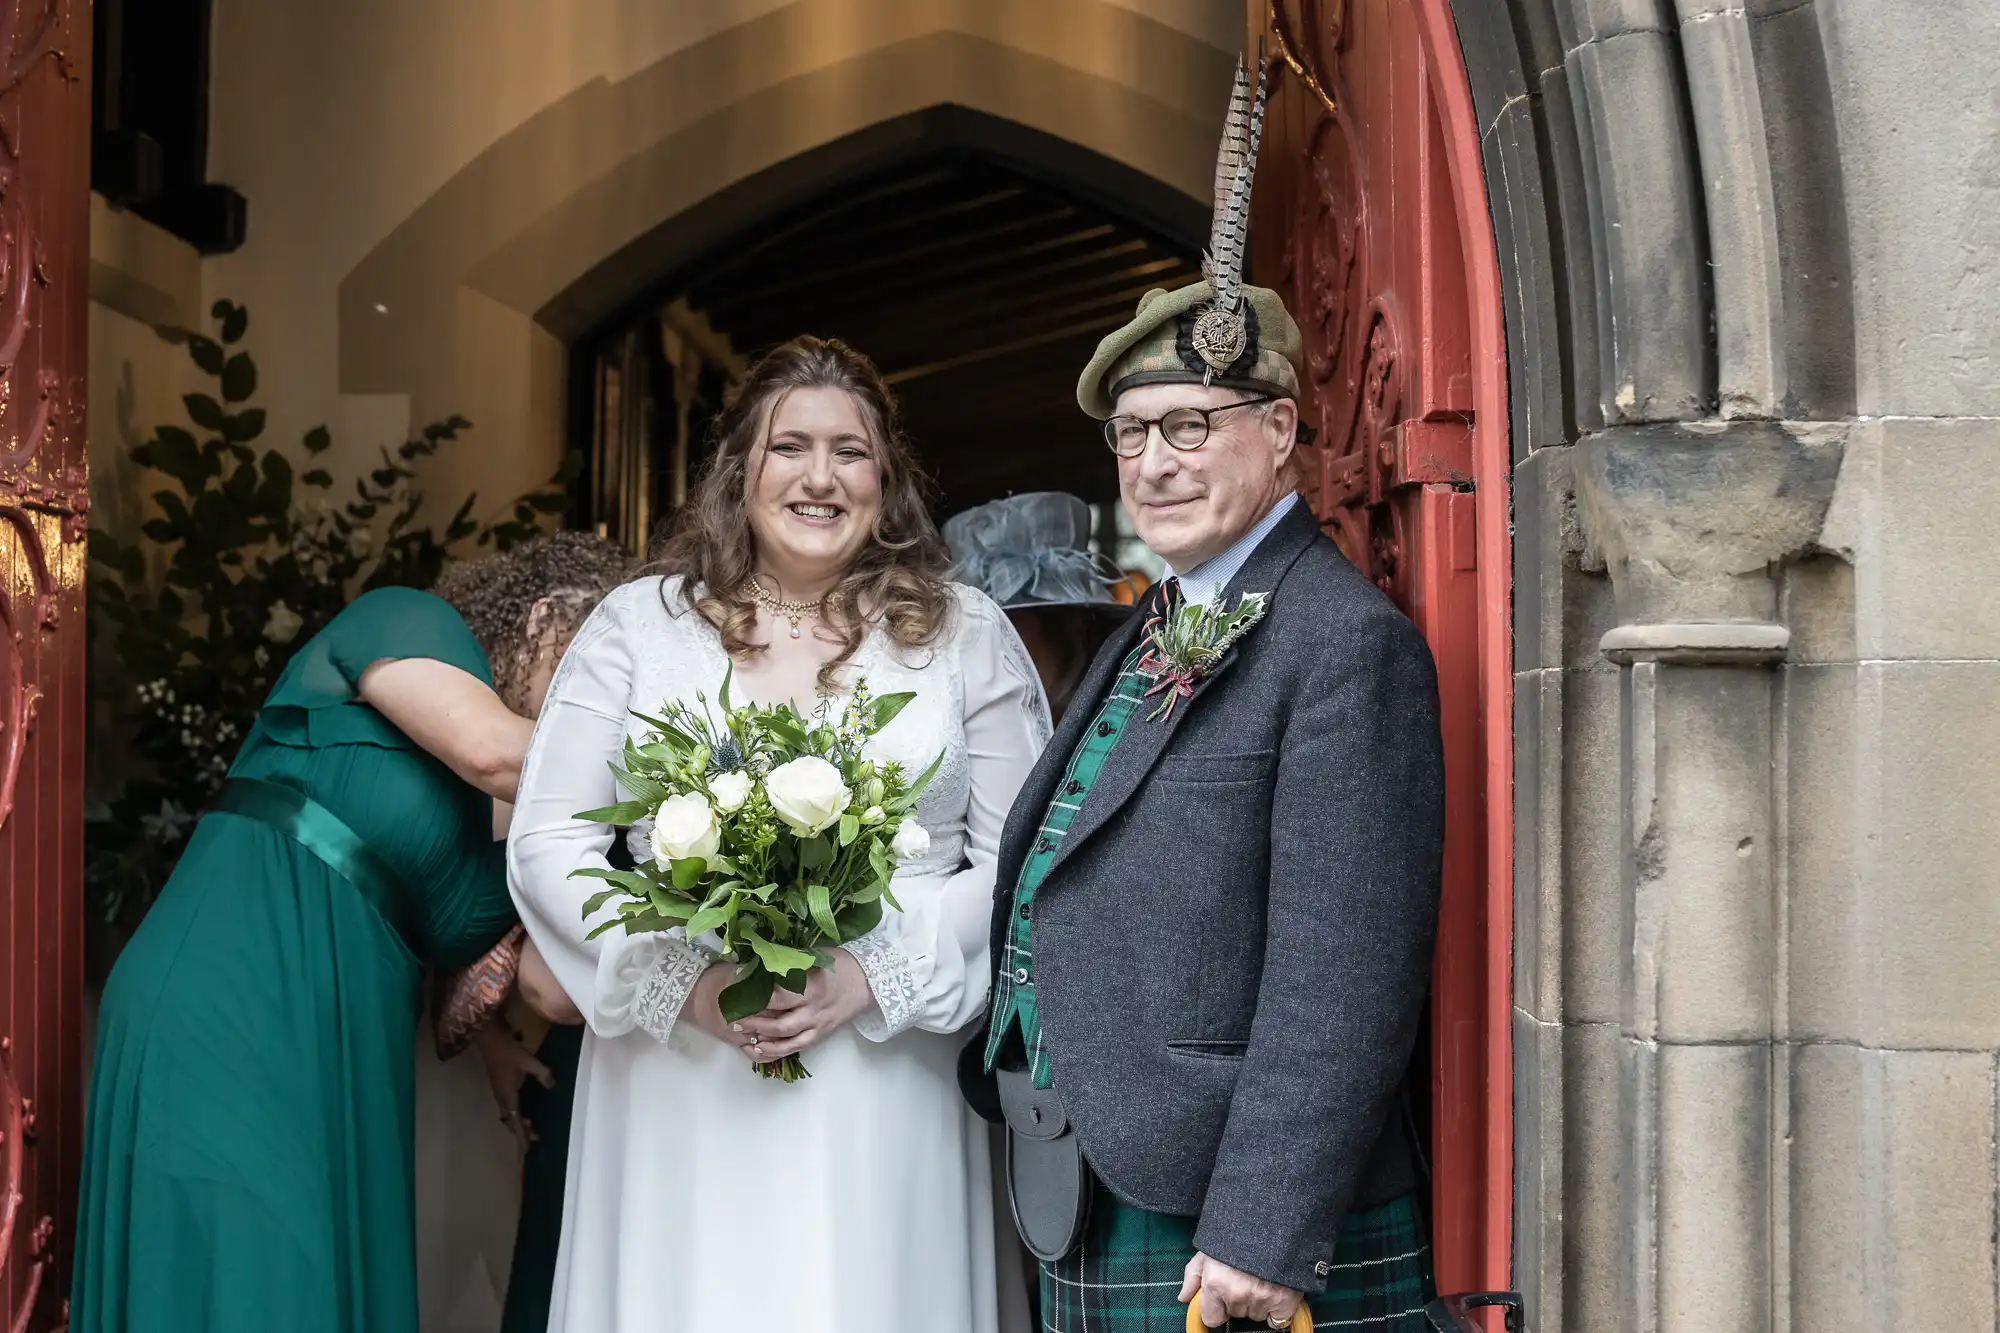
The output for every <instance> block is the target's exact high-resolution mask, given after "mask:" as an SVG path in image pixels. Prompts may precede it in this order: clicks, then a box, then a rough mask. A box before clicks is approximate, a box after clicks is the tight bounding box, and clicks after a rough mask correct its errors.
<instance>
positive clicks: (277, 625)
mask: <svg viewBox="0 0 2000 1333" xmlns="http://www.w3.org/2000/svg"><path fill="white" fill-rule="evenodd" d="M305 623H306V622H305V617H303V616H301V615H300V614H299V613H298V612H296V611H294V610H292V608H291V607H289V606H286V605H285V604H284V603H283V602H273V603H271V610H270V612H269V613H268V614H267V615H266V616H265V617H264V637H265V638H267V639H269V640H270V641H271V642H272V643H290V642H291V641H292V640H293V639H295V638H297V637H298V634H299V628H300V627H301V626H303V625H304V624H305Z"/></svg>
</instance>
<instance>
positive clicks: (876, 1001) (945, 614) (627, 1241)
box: [508, 338, 1049, 1333]
mask: <svg viewBox="0 0 2000 1333" xmlns="http://www.w3.org/2000/svg"><path fill="white" fill-rule="evenodd" d="M717 434H718V439H719V445H718V449H717V452H716V455H715V457H714V458H713V459H712V460H711V462H710V463H709V465H708V468H707V470H706V472H705V474H704V477H703V480H702V482H701V485H700V489H699V493H698V494H697V495H696V496H695V497H694V498H693V501H692V503H691V504H690V506H689V507H688V510H687V511H686V513H684V515H683V521H682V523H681V525H680V527H679V529H678V531H677V532H676V534H675V536H674V537H673V539H672V540H671V541H670V542H669V544H668V545H667V547H666V548H665V551H664V556H663V558H662V559H661V561H660V562H659V564H658V565H657V566H655V568H656V569H658V570H660V571H662V573H661V574H660V575H659V576H655V577H647V578H642V579H640V580H638V581H637V582H634V583H629V584H626V585H625V586H624V587H622V588H620V589H618V590H617V591H616V592H613V593H612V594H611V595H610V596H609V597H608V598H606V599H605V601H604V603H603V604H602V606H601V607H600V608H599V610H598V611H597V613H596V614H595V615H593V616H592V617H591V618H590V620H589V621H588V622H587V623H586V624H585V625H584V627H583V629H582V630H581V631H580V632H579V633H578V635H577V637H576V640H575V642H574V644H573V645H572V646H571V648H570V651H569V653H568V655H567V656H566V657H565V658H564V659H563V664H562V668H561V671H560V672H559V674H558V675H557V677H556V679H555V682H554V684H553V685H552V687H551V689H550V691H549V696H548V702H547V704H546V706H545V707H544V708H543V709H542V713H541V718H540V721H539V722H538V724H537V726H536V728H535V738H534V742H533V745H532V747H531V748H530V750H529V752H528V758H527V762H526V764H525V766H524V767H523V770H522V774H521V785H520V800H519V802H518V804H517V806H516V808H515V812H514V822H513V826H512V833H511V836H510V839H509V846H508V866H509V872H510V882H511V884H512V887H513V893H514V898H515V901H516V902H517V903H518V905H519V906H520V909H521V916H522V919H523V920H524V921H525V922H526V923H527V926H528V930H529V932H530V933H531V934H532V935H533V937H534V939H535V942H536V944H537V945H538V946H539V947H540V949H541V951H542V953H543V954H544V955H545V956H546V958H547V961H548V963H549V965H550V968H551V969H552V971H553V972H554V974H555V977H556V979H557V980H558V981H560V983H561V985H562V988H563V990H564V991H566V992H567V993H568V997H569V999H570V1000H571V1001H573V1002H574V1003H575V1005H576V1007H577V1008H578V1009H580V1010H581V1011H582V1012H583V1014H584V1016H585V1019H586V1021H587V1022H588V1025H589V1035H588V1036H587V1037H586V1038H585V1044H584V1048H583V1056H582V1063H581V1069H580V1071H579V1076H578V1083H577V1092H576V1107H575V1114H574V1120H573V1128H572V1131H571V1135H572V1137H571V1140H570V1159H569V1184H568V1197H567V1200H566V1202H565V1206H564V1209H563V1224H562V1257H561V1260H560V1265H559V1270H558V1272H557V1275H556V1282H555V1292H554V1298H553V1302H552V1312H551V1316H550V1322H549V1328H550V1331H551V1333H641V1331H642V1330H644V1333H655V1331H656V1330H658V1331H662V1333H692V1331H694V1330H701V1331H702V1333H707V1330H712V1329H725V1328H737V1327H742V1326H744V1325H745V1324H746V1322H748V1321H757V1322H758V1323H759V1324H761V1325H763V1326H766V1327H772V1328H783V1329H799V1330H813V1331H814V1333H842V1331H845V1330H852V1331H853V1333H860V1331H861V1330H867V1333H897V1331H898V1330H907V1331H908V1333H934V1331H935V1330H938V1329H952V1330H969V1333H994V1329H995V1326H996V1313H995V1301H996V1283H995V1275H994V1255H995V1245H994V1239H993V1229H994V1212H993V1206H992V1198H991V1194H990V1189H991V1186H990V1180H991V1177H990V1175H989V1167H988V1161H987V1142H988V1140H987V1135H986V1132H985V1128H984V1126H983V1125H982V1124H981V1123H980V1122H979V1121H977V1120H976V1119H974V1118H973V1117H972V1115H971V1113H970V1112H969V1111H967V1110H966V1109H965V1107H964V1105H963V1103H961V1102H960V1100H959V1097H958V1092H957V1088H956V1085H955V1082H954V1078H953V1067H954V1060H955V1058H956V1054H957V1043H956V1042H954V1041H953V1040H952V1039H951V1037H950V1036H949V1034H950V1033H952V1032H954V1031H956V1030H957V1029H958V1028H960V1027H963V1026H964V1025H966V1024H967V1023H969V1022H971V1021H972V1020H973V1019H974V1018H975V1017H976V1016H977V1015H978V1014H979V1012H980V1010H981V1008H982V1007H983V1005H984V1003H985V999H986V985H987V980H988V976H987V973H988V963H987V944H986V940H987V923H988V918H989V913H990V910H991V904H992V895H993V875H994V858H995V853H996V849H997V844H998V841H999V837H1000V829H1001V825H1002V823H1003V822H1004V821H1005V819H1006V816H1007V809H1008V806H1009V805H1010V804H1011V803H1012V801H1013V799H1014V793H1015V791H1016V789H1017V788H1018V787H1019V786H1020V784H1021V782H1022V780H1023V779H1024V778H1025V777H1026V776H1027V773H1028V770H1029V768H1030V766H1031V765H1032V764H1033V763H1034V760H1035V757H1036V755H1037V753H1038V752H1039V751H1040V749H1041V747H1042V746H1043V745H1044V744H1045V743H1046V742H1047V740H1048V735H1049V721H1048V706H1047V704H1046V702H1045V701H1044V699H1043V696H1042V691H1041V686H1040V684H1039V679H1038V677H1037V675H1036V673H1035V670H1034V667H1033V664H1032V663H1031V661H1030V660H1029V658H1028V656H1027V653H1026V651H1025V650H1024V649H1023V647H1022V646H1021V642H1020V640H1019V639H1018V638H1017V637H1016V636H1015V634H1014V631H1013V629H1012V628H1011V627H1010V626H1009V624H1008V622H1007V619H1006V617H1005V616H1004V615H1003V614H1002V613H1001V611H1000V610H999V608H998V607H996V606H995V605H994V604H993V603H992V602H991V601H989V600H988V599H987V598H986V597H985V596H983V595H982V594H980V593H978V592H974V591H973V590H971V589H969V588H966V587H962V586H959V585H956V584H952V583H948V582H946V580H945V577H944V570H945V567H946V564H945V555H944V550H943V547H942V544H941V543H940V541H939V539H938V536H937V533H936V531H935V529H934V528H933V527H932V525H931V521H930V518H929V516H928V514H927V512H926V510H925V507H924V501H923V494H922V481H921V478H920V476H919V474H918V473H917V471H916V468H915V465H914V463H913V461H912V460H911V458H910V456H909V451H908V448H907V446H906V445H905V443H904V442H903V440H902V438H901V437H900V435H899V433H898V430H897V425H896V414H895V405H894V402H893V400H892V399H891V397H890V395H889V392H888V390H887V388H886V387H885V386H884V385H883V383H882V380H881V378H880V376H879V375H878V374H877V373H876V371H875V368H874V367H873V366H872V365H871V364H870V363H869V362H868V361H867V359H866V358H864V357H862V356H861V355H860V354H859V353H857V352H855V351H853V350H852V349H850V348H848V347H846V346H845V345H843V344H841V343H838V342H831V341H822V340H819V339H816V338H799V339H796V340H794V341H792V342H789V343H786V344H784V345H782V346H780V347H778V348H776V349H775V350H774V351H772V352H771V353H770V354H769V355H767V356H766V357H764V358H763V360H761V361H759V362H758V363H757V365H756V366H754V367H753V368H752V369H751V371H750V373H749V375H748V376H747V377H746V378H745V380H744V381H743V382H742V384H741V385H740V386H739V387H738V389H737V390H736V392H735V394H734V396H733V397H732V398H731V400H730V402H729V403H728V405H727V407H726V408H725V410H724V412H723V415H722V418H721V419H720V421H719V422H718V429H717ZM726 674H728V675H731V676H732V679H731V691H732V694H733V696H734V697H735V698H736V699H738V700H743V699H749V700H753V701H755V702H758V703H765V704H775V703H779V702H784V701H790V702H792V703H794V704H795V705H796V706H797V707H799V708H800V710H801V711H802V712H809V711H810V710H812V709H814V708H816V707H818V706H819V704H820V701H821V700H823V699H826V698H829V697H831V696H837V695H838V694H840V693H841V692H843V691H844V690H846V689H848V688H851V686H852V683H853V682H854V680H856V679H857V678H861V677H865V678H866V679H867V682H868V687H869V689H870V690H871V691H873V692H874V693H876V694H878V695H880V694H887V693H891V692H894V691H901V690H910V691H914V692H915V694H916V699H915V700H914V701H913V702H912V703H911V704H910V706H909V707H908V708H906V709H905V710H904V711H903V713H902V714H901V715H900V716H898V717H897V718H896V719H895V721H894V722H892V723H891V724H890V725H889V727H888V728H887V729H886V730H885V731H883V732H882V733H881V735H879V736H878V737H877V738H876V740H875V741H874V742H873V743H872V748H874V749H875V750H876V752H877V753H878V754H879V755H880V756H881V757H882V758H886V759H893V760H897V761H899V762H901V763H902V764H903V765H904V767H905V768H906V770H907V771H910V772H919V771H921V770H922V769H924V768H925V767H926V766H927V765H929V763H930V762H931V760H932V759H933V758H936V757H937V756H938V754H939V752H940V751H942V753H943V762H942V763H941V764H940V765H939V767H938V771H937V775H936V777H935V778H934V779H933V781H932V783H931V785H930V787H929V788H928V789H927V790H926V791H925V793H924V795H923V798H922V801H921V803H920V805H919V807H918V811H917V814H918V817H919V819H920V820H921V822H922V823H923V824H924V826H925V828H926V829H927V830H928V832H929V834H930V837H931V847H930V851H929V853H928V854H927V855H925V856H924V857H922V858H921V859H920V860H918V861H916V862H914V863H911V864H906V865H904V866H903V867H902V868H901V869H900V870H898V872H897V874H896V877H895V881H894V892H895V896H896V898H897V900H898V901H899V902H900V903H901V904H902V909H903V910H902V911H901V912H900V913H899V912H894V911H891V912H889V913H887V914H886V916H885V917H884V920H883V922H882V925H881V926H880V927H878V928H877V929H876V931H874V932H873V933H872V934H870V935H869V936H867V937H864V938H862V939H859V940H855V941H852V942H850V943H849V944H847V945H846V946H844V947H842V948H838V949H834V950H833V951H832V954H833V958H834V961H835V966H834V968H833V969H831V970H830V971H829V970H815V971H814V972H813V973H812V975H811V980H810V982H809V984H808V985H807V988H806V991H805V994H804V995H803V996H794V995H791V994H789V993H787V992H785V991H782V990H780V991H778V992H776V994H775V996H774V999H773V1002H772V1007H771V1008H770V1009H768V1010H766V1011H765V1012H764V1013H762V1014H759V1015H756V1016H754V1017H752V1018H748V1019H745V1020H743V1021H742V1022H741V1023H737V1024H731V1023H728V1022H726V1021H725V1020H724V1019H723V1018H722V1015H721V1012H720V1009H719V1007H718V1005H717V1000H716V996H717V994H718V992H719V991H720V990H721V989H722V987H724V986H725V985H727V984H728V983H729V981H730V979H731V975H732V973H733V971H734V969H733V968H732V967H729V966H717V965H715V964H714V963H713V962H712V958H711V956H710V955H709V954H707V953H706V952H704V951H703V949H702V948H701V946H700V943H699V942H696V943H694V944H690V943H688V942H687V941H685V940H683V939H681V938H679V937H677V936H670V935H664V934H648V935H636V936H627V935H624V934H622V933H618V932H613V933H610V934H606V935H602V936H600V937H598V938H597V939H596V940H594V941H589V942H586V941H585V940H584V938H583V937H584V933H585V930H586V927H585V924H584V920H583V903H584V900H585V899H586V898H588V897H589V896H590V893H591V890H592V889H594V888H596V887H599V886H598V885H597V883H596V882H595V881H592V880H584V879H572V878H571V877H570V876H571V872H572V871H575V870H577V869H578V868H580V867H584V866H604V865H606V864H607V852H609V851H610V850H611V844H612V840H613V837H614V831H613V830H612V829H611V828H610V827H608V826H606V825H602V824H590V823H584V822H581V821H579V820H577V819H575V818H574V815H575V813H576V812H577V811H580V810H589V809H593V808H597V807H601V806H605V805H609V804H611V803H613V802H614V801H618V800H622V799H624V794H623V793H620V792H617V791H616V790H615V789H614V783H613V779H612V776H611V773H610V770H609V767H608V763H609V761H611V760H612V759H614V758H615V757H616V756H617V755H618V753H619V751H620V748H621V746H622V745H623V743H624V741H625V738H626V737H627V736H628V735H636V734H637V733H638V731H639V729H640V728H641V727H643V725H644V724H643V723H639V722H637V721H635V719H634V718H633V717H632V716H631V710H634V709H637V710H639V711H642V712H657V711H658V710H659V708H660V706H661V705H662V704H663V703H665V702H666V701H668V700H673V699H679V700H682V701H684V702H686V703H687V704H689V705H690V706H693V707H700V706H701V703H700V699H701V696H703V695H706V696H707V698H708V699H709V700H711V701H712V700H713V699H714V698H715V697H716V693H717V690H718V689H719V687H720V686H721V685H722V683H723V679H724V677H725V675H726ZM643 837H644V831H643V830H635V832H634V835H633V836H632V837H631V838H630V839H629V841H630V843H631V844H632V845H633V846H634V847H635V849H637V850H638V851H640V852H641V853H643ZM795 1052H810V1058H809V1059H808V1060H807V1061H806V1063H807V1065H808V1067H809V1068H810V1069H811V1071H812V1077H811V1078H810V1079H807V1080H804V1081H802V1082H799V1083H796V1084H791V1085H786V1084H783V1083H780V1082H777V1081H775V1080H767V1079H764V1078H761V1077H759V1076H758V1075H757V1074H756V1073H754V1072H753V1071H752V1068H751V1066H752V1064H753V1063H754V1062H757V1061H768V1060H775V1059H778V1058H780V1057H782V1056H785V1055H788V1054H792V1053H795Z"/></svg>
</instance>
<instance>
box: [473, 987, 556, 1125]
mask: <svg viewBox="0 0 2000 1333" xmlns="http://www.w3.org/2000/svg"><path fill="white" fill-rule="evenodd" d="M472 1048H473V1049H474V1050H476V1051H478V1052H479V1063H480V1064H481V1065H483V1066H485V1068H486V1081H487V1083H488V1084H489V1085H490V1086H491V1087H492V1089H493V1100H494V1101H495V1102H496V1103H498V1104H499V1107H500V1123H501V1124H503V1125H505V1126H506V1127H507V1132H508V1133H510V1134H512V1135H513V1136H514V1142H515V1144H516V1145H517V1146H518V1147H519V1148H520V1149H521V1151H522V1152H524V1153H525V1152H526V1151H528V1145H529V1144H530V1143H533V1142H534V1141H535V1135H534V1131H533V1130H532V1129H530V1128H529V1126H528V1122H527V1121H526V1120H525V1119H523V1118H522V1116H521V1084H522V1083H523V1082H524V1081H526V1080H527V1079H533V1080H535V1082H537V1083H539V1084H541V1085H542V1086H543V1087H545V1088H552V1087H554V1086H555V1082H556V1077H555V1075H554V1074H552V1073H550V1072H549V1067H548V1066H547V1065H545V1064H543V1063H542V1062H541V1061H540V1060H537V1059H536V1058H535V1057H534V1054H533V1052H531V1051H529V1050H528V1048H527V1047H525V1046H523V1045H521V1043H520V1042H518V1041H516V1040H514V1034H513V1033H511V1032H509V1031H508V1030H507V1029H506V1027H505V1026H504V1025H503V1024H501V1023H500V1022H499V1021H498V1020H497V1019H490V1020H488V1021H487V1022H486V1023H485V1025H484V1026H482V1027H481V1028H480V1029H479V1030H478V1031H477V1032H475V1033H473V1034H472Z"/></svg>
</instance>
